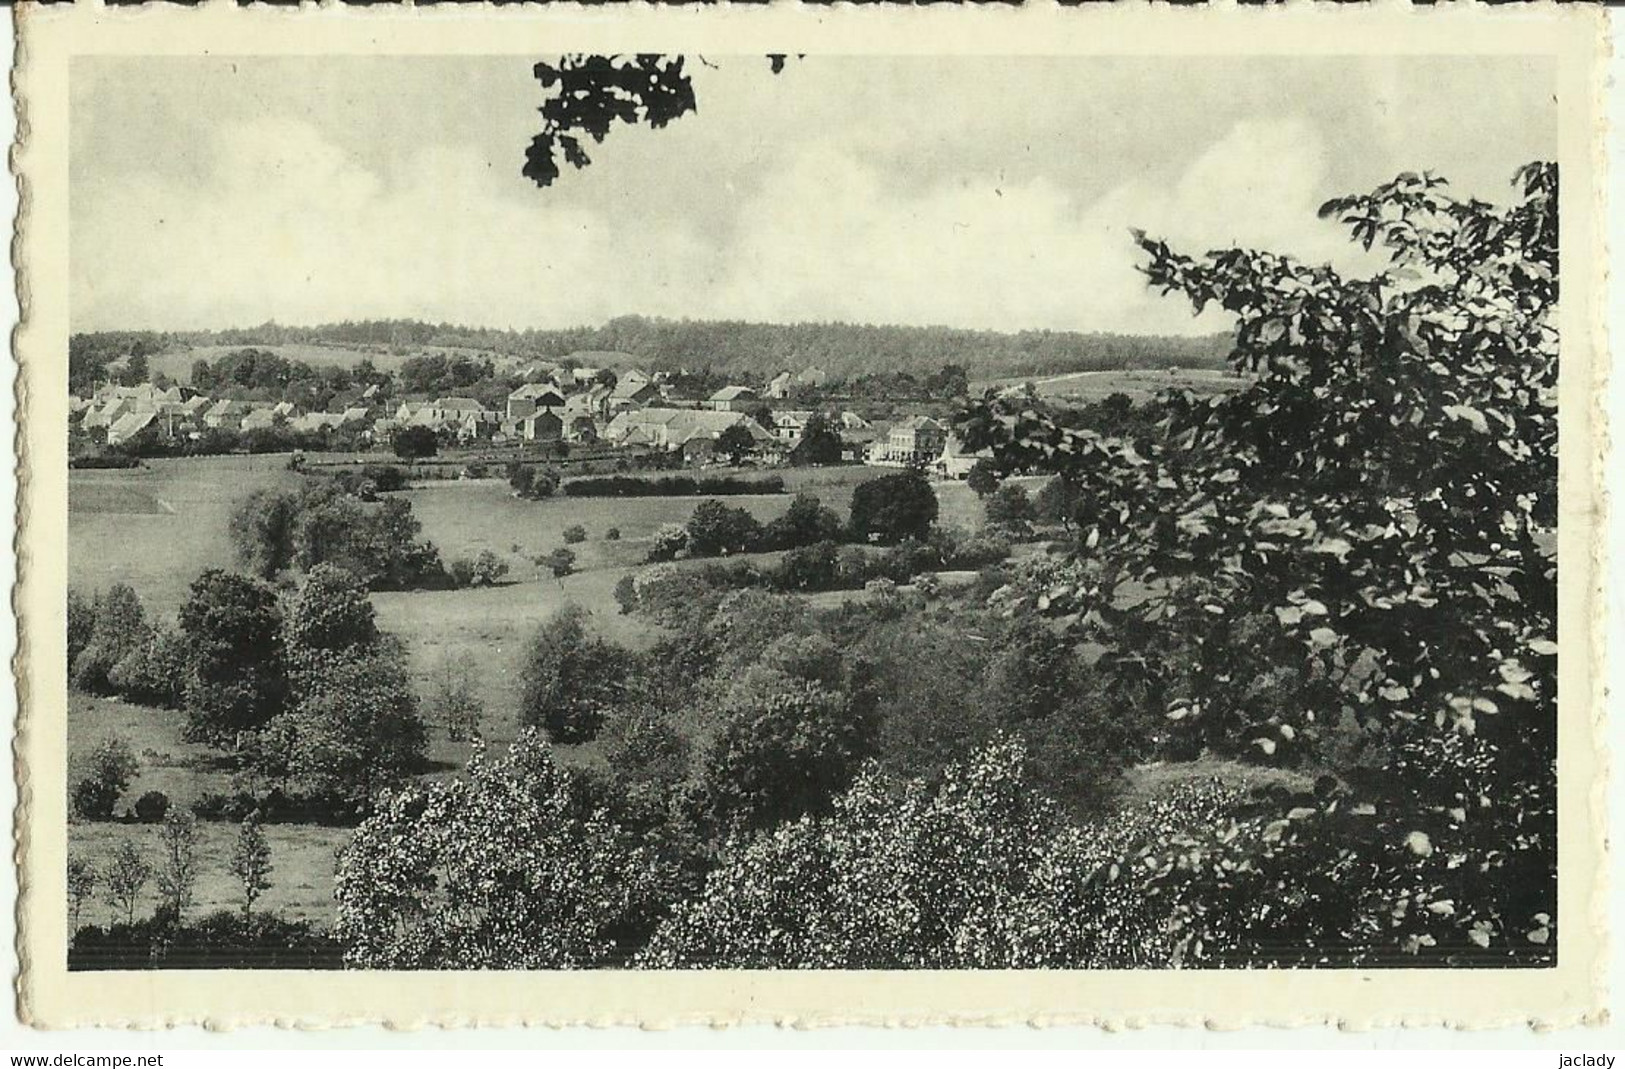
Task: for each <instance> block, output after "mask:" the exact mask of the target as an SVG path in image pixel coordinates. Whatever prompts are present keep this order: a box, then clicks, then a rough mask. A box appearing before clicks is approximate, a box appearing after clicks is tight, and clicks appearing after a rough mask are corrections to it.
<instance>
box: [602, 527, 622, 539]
mask: <svg viewBox="0 0 1625 1069" xmlns="http://www.w3.org/2000/svg"><path fill="white" fill-rule="evenodd" d="M620 540H621V529H620V528H619V527H611V528H610V529H609V530H607V531H605V532H604V541H606V542H619V541H620Z"/></svg>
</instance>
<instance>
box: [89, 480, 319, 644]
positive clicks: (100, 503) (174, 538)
mask: <svg viewBox="0 0 1625 1069" xmlns="http://www.w3.org/2000/svg"><path fill="white" fill-rule="evenodd" d="M146 463H147V465H148V466H147V467H145V468H130V469H125V470H79V471H74V472H71V473H70V474H69V476H68V582H69V585H71V586H73V587H75V588H77V589H79V590H82V591H84V592H86V593H89V592H91V591H94V590H98V589H103V588H106V587H108V586H110V585H112V584H113V583H118V582H125V583H129V584H130V585H131V586H132V587H134V588H135V591H136V593H137V594H139V595H141V601H142V603H143V604H145V605H146V606H147V609H148V611H149V612H158V613H163V614H169V613H172V612H174V611H175V610H176V609H177V608H179V607H180V604H181V602H182V601H183V600H184V599H185V597H186V589H187V586H188V585H189V584H190V583H191V582H192V580H193V579H195V578H197V575H198V573H199V572H201V571H203V570H204V569H205V568H230V567H232V566H233V561H232V550H231V539H230V537H229V536H228V534H227V531H226V524H227V522H228V521H229V519H230V516H231V510H232V508H233V506H235V505H236V504H237V502H238V501H239V500H240V499H241V498H243V497H244V496H245V495H247V494H248V493H250V492H252V491H254V490H257V489H260V488H262V487H270V486H289V487H292V486H298V485H299V482H300V478H301V477H300V476H298V475H295V474H293V473H292V472H289V471H287V470H286V465H287V457H284V456H270V455H267V456H230V457H165V458H159V459H154V460H149V461H147V462H146Z"/></svg>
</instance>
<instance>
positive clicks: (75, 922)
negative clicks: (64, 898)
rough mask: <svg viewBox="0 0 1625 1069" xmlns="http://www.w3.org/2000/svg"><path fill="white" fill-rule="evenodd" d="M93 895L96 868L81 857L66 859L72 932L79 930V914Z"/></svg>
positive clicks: (94, 891) (69, 916)
mask: <svg viewBox="0 0 1625 1069" xmlns="http://www.w3.org/2000/svg"><path fill="white" fill-rule="evenodd" d="M95 893H96V866H95V865H93V864H91V863H90V862H89V861H86V860H85V859H84V858H82V857H70V858H68V918H69V920H70V922H71V924H72V928H73V931H78V930H79V917H80V914H82V913H83V912H84V909H85V903H87V902H89V901H90V899H91V896H92V895H94V894H95Z"/></svg>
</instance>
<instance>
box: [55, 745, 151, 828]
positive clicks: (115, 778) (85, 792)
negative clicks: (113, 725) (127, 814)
mask: <svg viewBox="0 0 1625 1069" xmlns="http://www.w3.org/2000/svg"><path fill="white" fill-rule="evenodd" d="M140 767H141V766H140V763H139V762H138V761H137V760H136V758H135V753H134V752H133V751H132V750H131V749H130V744H129V743H127V742H125V741H124V739H123V738H122V737H121V736H119V735H108V736H107V737H105V738H104V739H102V741H101V742H99V743H97V745H96V748H95V749H94V750H92V751H91V752H90V756H89V757H87V758H85V759H84V761H83V762H82V763H81V764H80V774H79V777H78V779H77V781H76V782H75V783H74V787H73V798H72V802H73V812H74V814H75V815H76V816H78V817H80V818H82V819H84V820H111V819H112V818H113V810H114V809H115V808H116V807H117V806H118V801H119V799H120V798H121V797H123V796H124V792H125V791H126V790H128V789H129V787H130V781H131V780H132V779H134V778H135V774H136V772H137V771H138V770H139V769H140Z"/></svg>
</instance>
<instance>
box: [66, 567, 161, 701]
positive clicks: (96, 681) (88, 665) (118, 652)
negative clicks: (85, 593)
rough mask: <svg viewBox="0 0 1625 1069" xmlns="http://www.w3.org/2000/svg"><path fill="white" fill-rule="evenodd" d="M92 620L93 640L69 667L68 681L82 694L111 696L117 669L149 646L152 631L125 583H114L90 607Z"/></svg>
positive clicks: (133, 593) (131, 591)
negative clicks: (133, 653) (113, 675)
mask: <svg viewBox="0 0 1625 1069" xmlns="http://www.w3.org/2000/svg"><path fill="white" fill-rule="evenodd" d="M90 616H91V618H92V623H91V627H90V638H89V641H88V642H87V643H86V644H85V646H84V648H83V649H81V650H80V651H79V656H77V657H76V658H74V660H73V663H72V664H71V665H70V666H69V673H70V675H69V680H70V682H72V684H73V685H74V687H76V688H77V689H79V690H83V691H87V692H89V693H92V694H111V693H114V687H113V681H112V678H111V677H112V673H113V670H114V668H115V667H117V665H118V664H119V662H120V661H122V660H124V658H126V657H128V656H129V655H130V654H131V653H132V652H133V651H135V650H136V649H138V648H139V647H141V646H143V645H145V644H146V643H147V641H148V639H149V638H150V636H151V628H150V627H149V626H148V624H147V617H146V611H145V610H144V609H143V608H142V607H141V599H140V598H139V597H137V596H136V593H135V591H134V590H132V589H131V588H130V587H129V586H127V585H126V584H124V583H114V584H113V585H112V586H111V587H109V588H108V590H107V593H105V594H101V595H98V596H97V597H96V598H95V600H94V601H92V602H91V604H90ZM80 624H81V626H82V624H83V619H82V618H81V620H80Z"/></svg>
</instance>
